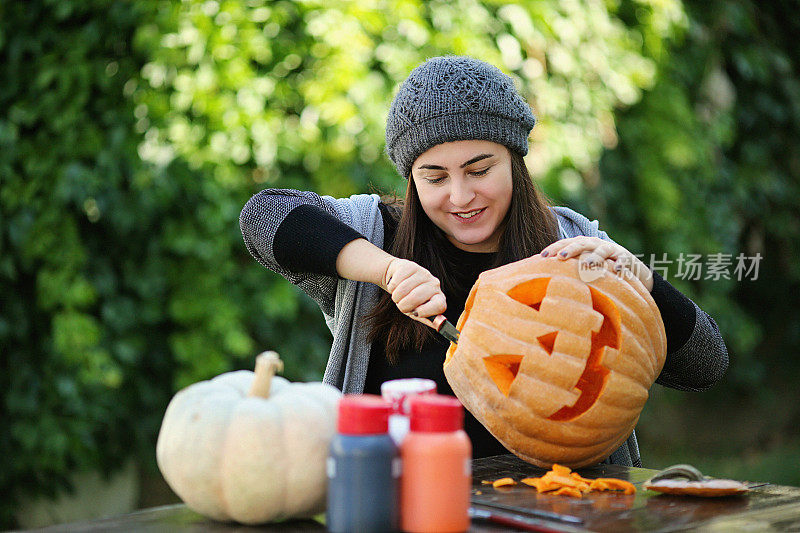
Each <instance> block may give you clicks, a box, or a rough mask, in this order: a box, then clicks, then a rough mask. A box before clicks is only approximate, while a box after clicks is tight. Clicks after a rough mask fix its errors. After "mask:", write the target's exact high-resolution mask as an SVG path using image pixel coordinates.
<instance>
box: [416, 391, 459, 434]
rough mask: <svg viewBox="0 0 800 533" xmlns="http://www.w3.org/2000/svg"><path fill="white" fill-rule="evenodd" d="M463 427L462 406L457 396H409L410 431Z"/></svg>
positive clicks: (444, 430) (426, 431)
mask: <svg viewBox="0 0 800 533" xmlns="http://www.w3.org/2000/svg"><path fill="white" fill-rule="evenodd" d="M463 427H464V407H463V406H462V405H461V402H459V401H458V398H455V397H453V396H445V395H443V394H425V395H422V396H415V397H413V398H411V431H421V432H423V433H436V432H447V431H458V430H459V429H462V428H463Z"/></svg>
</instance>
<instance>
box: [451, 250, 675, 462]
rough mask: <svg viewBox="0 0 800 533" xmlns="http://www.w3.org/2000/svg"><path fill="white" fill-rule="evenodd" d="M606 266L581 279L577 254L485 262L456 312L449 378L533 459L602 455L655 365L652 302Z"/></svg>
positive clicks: (612, 446) (626, 428)
mask: <svg viewBox="0 0 800 533" xmlns="http://www.w3.org/2000/svg"><path fill="white" fill-rule="evenodd" d="M612 264H613V263H612V262H611V261H607V262H606V264H605V265H604V266H603V268H604V271H605V272H604V275H601V276H599V277H598V278H597V279H594V280H592V281H591V282H589V283H586V282H584V281H581V278H580V277H579V275H578V268H579V267H578V260H577V259H568V260H560V259H557V258H543V257H541V256H539V255H536V256H534V257H531V258H528V259H524V260H522V261H517V262H515V263H511V264H508V265H504V266H502V267H499V268H496V269H494V270H489V271H486V272H483V273H482V274H481V275H480V277H479V278H478V281H476V282H475V285H474V286H473V287H472V291H471V292H470V294H469V297H468V298H467V303H466V306H465V309H464V312H463V313H462V314H461V317H460V318H459V321H458V326H457V327H458V329H459V330H460V331H461V335H460V337H459V341H458V345H455V344H451V345H450V349H449V350H448V352H447V357H446V359H445V363H444V373H445V376H446V377H447V381H448V382H449V383H450V386H451V387H452V388H453V391H454V392H455V394H456V396H458V398H459V399H460V400H461V402H462V403H463V404H464V406H465V407H466V408H467V409H469V411H470V412H471V413H472V414H473V415H474V416H475V418H477V419H478V420H479V421H480V422H481V423H482V424H483V425H484V426H486V428H487V429H488V430H489V431H490V432H491V433H492V434H493V435H494V436H495V437H496V438H497V439H498V440H499V441H500V442H501V443H502V444H503V445H504V446H505V447H506V448H508V449H509V450H510V451H512V452H513V453H515V454H516V455H518V456H519V457H520V458H522V459H524V460H526V461H528V462H530V463H533V464H535V465H538V466H541V467H545V468H549V467H550V466H551V465H553V464H554V463H559V464H563V465H567V466H570V467H573V468H577V467H581V466H585V465H588V464H592V463H596V462H598V461H601V460H603V459H605V458H606V457H608V456H609V455H610V454H611V453H612V452H613V451H614V450H616V449H617V448H618V447H619V446H620V445H621V444H622V443H623V442H624V441H625V440H626V439H627V438H628V436H629V435H630V434H631V432H632V431H633V428H634V426H635V425H636V422H637V421H638V420H639V414H640V413H641V411H642V408H643V407H644V404H645V402H646V401H647V397H648V390H649V389H650V387H651V386H652V384H653V382H654V381H655V379H656V377H657V376H658V374H659V373H660V372H661V368H662V367H663V365H664V359H665V357H666V344H667V341H666V334H665V332H664V324H663V322H662V320H661V314H660V313H659V311H658V308H657V307H656V304H655V302H654V301H653V299H652V297H651V296H650V293H649V292H648V291H647V289H646V288H645V287H644V285H642V283H641V282H640V281H639V280H638V279H636V278H634V277H632V276H631V277H629V278H625V277H622V276H620V275H618V274H617V273H614V272H613V271H612V270H611V265H612ZM585 277H586V276H585Z"/></svg>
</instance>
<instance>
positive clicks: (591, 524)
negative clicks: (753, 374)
mask: <svg viewBox="0 0 800 533" xmlns="http://www.w3.org/2000/svg"><path fill="white" fill-rule="evenodd" d="M578 472H579V473H580V474H581V475H582V476H584V477H587V478H595V477H617V478H620V479H627V480H628V481H630V482H632V483H633V484H634V485H636V488H637V492H636V494H635V495H630V496H625V495H620V494H609V493H589V494H587V495H586V496H585V497H584V498H582V499H578V498H570V497H566V496H551V495H547V494H538V493H537V492H536V489H534V488H532V487H528V486H527V485H523V484H517V485H515V486H512V487H501V488H497V489H495V488H493V487H492V486H491V485H486V484H483V483H481V482H482V481H484V480H495V479H499V478H501V477H511V478H514V479H515V480H517V481H519V480H520V479H522V478H524V477H531V476H541V475H542V474H543V473H544V470H543V469H540V468H536V467H534V466H532V465H530V464H528V463H526V462H524V461H522V460H520V459H518V458H517V457H515V456H513V455H499V456H495V457H487V458H484V459H476V460H474V461H473V487H472V504H473V506H474V507H476V508H478V509H486V508H487V507H485V506H483V505H481V504H493V505H505V506H514V507H518V508H524V509H530V510H537V511H548V512H553V513H558V514H561V515H569V516H574V517H578V518H579V519H581V520H582V523H579V524H569V523H565V522H559V521H550V520H543V519H541V518H536V519H535V520H536V521H537V523H539V524H540V525H542V526H543V529H542V530H547V531H614V532H625V531H687V530H693V529H698V528H700V529H703V530H709V529H712V530H715V531H764V530H769V531H797V530H799V529H800V488H798V487H786V486H780V485H772V484H765V485H761V484H760V483H756V482H753V483H751V485H756V484H759V485H761V486H758V487H754V488H753V489H752V490H751V491H750V492H749V493H748V494H747V495H743V496H731V497H726V498H692V497H686V496H670V495H665V494H657V493H655V492H651V491H646V490H644V489H643V488H642V484H643V483H644V481H646V480H647V479H649V478H650V477H651V476H652V475H653V474H654V473H655V472H656V471H655V470H649V469H646V468H631V467H625V466H618V465H597V466H593V467H591V468H585V469H579V470H578ZM40 531H45V532H48V533H56V532H66V531H69V532H74V531H126V532H162V531H163V532H165V533H166V532H173V531H178V532H180V531H183V532H192V533H206V532H252V531H325V527H324V526H323V525H321V524H320V523H318V522H316V521H313V520H297V521H288V522H282V523H278V524H270V525H265V526H258V527H251V526H243V525H239V524H228V523H219V522H214V521H211V520H208V519H206V518H204V517H202V516H200V515H199V514H197V513H195V512H193V511H191V510H190V509H189V508H187V507H186V506H185V505H168V506H164V507H155V508H152V509H144V510H141V511H137V512H134V513H131V514H127V515H122V516H117V517H113V518H106V519H101V520H95V521H91V522H80V523H72V524H61V525H57V526H51V527H48V528H44V529H41V530H40ZM470 531H473V532H483V533H488V532H500V531H514V529H513V528H506V527H502V526H496V525H493V524H489V523H487V522H483V521H478V520H475V521H473V524H472V527H471V528H470Z"/></svg>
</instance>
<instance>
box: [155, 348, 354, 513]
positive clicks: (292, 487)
mask: <svg viewBox="0 0 800 533" xmlns="http://www.w3.org/2000/svg"><path fill="white" fill-rule="evenodd" d="M282 367H283V363H282V362H281V361H280V359H278V354H276V353H275V352H265V353H262V354H260V355H259V356H258V357H257V358H256V369H255V373H253V372H250V371H247V370H240V371H237V372H228V373H226V374H222V375H220V376H217V377H215V378H214V379H212V380H210V381H202V382H200V383H195V384H194V385H190V386H189V387H187V388H185V389H183V390H181V391H179V392H178V393H177V394H176V395H175V397H174V398H173V399H172V401H171V402H170V404H169V406H168V407H167V412H166V414H165V415H164V420H163V422H162V424H161V431H160V432H159V435H158V444H157V446H156V458H157V460H158V467H159V469H160V470H161V473H162V475H163V476H164V479H165V480H166V481H167V483H168V484H169V486H170V487H172V490H174V491H175V493H176V494H177V495H178V496H180V498H181V499H182V500H183V501H184V502H185V503H186V505H188V506H189V507H190V508H191V509H193V510H195V511H197V512H198V513H200V514H202V515H205V516H207V517H209V518H213V519H215V520H222V521H230V520H235V521H237V522H241V523H244V524H260V523H265V522H269V521H272V520H280V519H284V518H293V517H304V516H312V515H314V514H317V513H320V512H322V511H323V510H324V509H325V503H326V488H327V476H326V471H325V464H326V460H327V456H328V446H329V444H330V441H331V439H332V438H333V435H334V433H335V432H336V419H337V406H338V401H339V398H340V396H341V394H340V393H339V391H338V390H337V389H336V388H335V387H332V386H330V385H326V384H324V383H291V382H289V381H287V380H286V379H284V378H281V377H274V374H275V371H276V370H280V369H282Z"/></svg>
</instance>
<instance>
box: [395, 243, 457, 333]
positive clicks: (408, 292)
mask: <svg viewBox="0 0 800 533" xmlns="http://www.w3.org/2000/svg"><path fill="white" fill-rule="evenodd" d="M382 288H383V289H384V290H385V291H386V292H388V293H390V294H391V295H392V301H394V303H395V304H396V305H397V308H398V309H400V312H402V313H404V314H406V315H408V317H409V318H412V319H414V320H416V321H417V322H421V323H423V324H425V325H426V326H430V325H431V320H430V319H428V318H425V317H431V318H433V317H435V316H436V315H440V314H443V313H444V312H445V310H446V309H447V300H446V298H445V296H444V293H443V292H442V289H441V287H440V283H439V279H438V278H436V277H435V276H434V275H433V274H431V273H430V272H428V270H427V269H425V268H423V267H422V266H420V265H418V264H417V263H415V262H414V261H409V260H408V259H400V258H399V257H395V258H393V259H392V260H391V261H390V262H389V264H388V266H387V267H386V273H385V274H384V276H383V285H382Z"/></svg>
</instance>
